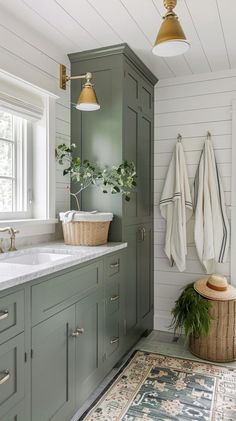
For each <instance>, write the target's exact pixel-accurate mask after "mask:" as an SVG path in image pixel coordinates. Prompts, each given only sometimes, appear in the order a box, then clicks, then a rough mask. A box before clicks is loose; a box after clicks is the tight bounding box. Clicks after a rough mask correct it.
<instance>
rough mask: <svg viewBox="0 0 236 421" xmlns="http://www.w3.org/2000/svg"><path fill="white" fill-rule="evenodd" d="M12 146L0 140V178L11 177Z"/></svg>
mask: <svg viewBox="0 0 236 421" xmlns="http://www.w3.org/2000/svg"><path fill="white" fill-rule="evenodd" d="M12 151H13V144H12V143H10V142H4V140H0V176H6V177H13V165H12V164H13V159H12Z"/></svg>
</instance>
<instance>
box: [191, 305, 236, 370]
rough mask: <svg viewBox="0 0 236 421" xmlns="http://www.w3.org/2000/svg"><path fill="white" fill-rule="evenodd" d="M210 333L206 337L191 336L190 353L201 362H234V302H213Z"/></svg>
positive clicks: (235, 346) (235, 314)
mask: <svg viewBox="0 0 236 421" xmlns="http://www.w3.org/2000/svg"><path fill="white" fill-rule="evenodd" d="M209 302H210V304H211V309H210V314H211V316H212V318H213V319H212V321H211V328H210V332H209V334H208V335H207V336H200V337H195V336H191V337H190V341H189V346H190V351H191V352H192V354H194V355H196V356H197V357H199V358H202V359H203V360H208V361H214V362H230V361H235V360H236V301H235V300H231V301H213V300H209Z"/></svg>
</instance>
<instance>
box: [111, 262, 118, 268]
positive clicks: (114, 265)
mask: <svg viewBox="0 0 236 421" xmlns="http://www.w3.org/2000/svg"><path fill="white" fill-rule="evenodd" d="M119 266H120V263H119V262H116V263H111V264H110V268H111V269H115V268H118V267H119Z"/></svg>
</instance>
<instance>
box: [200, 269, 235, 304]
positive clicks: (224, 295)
mask: <svg viewBox="0 0 236 421" xmlns="http://www.w3.org/2000/svg"><path fill="white" fill-rule="evenodd" d="M194 289H195V291H197V292H198V293H199V294H200V295H202V296H203V297H206V298H209V299H210V300H221V301H228V300H236V289H235V288H234V287H232V286H231V285H229V284H228V282H227V279H226V278H225V277H224V276H223V275H220V274H213V275H211V276H209V278H204V279H199V281H196V282H195V283H194Z"/></svg>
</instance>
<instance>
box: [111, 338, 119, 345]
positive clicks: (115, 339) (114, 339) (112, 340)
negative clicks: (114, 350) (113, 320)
mask: <svg viewBox="0 0 236 421" xmlns="http://www.w3.org/2000/svg"><path fill="white" fill-rule="evenodd" d="M117 342H119V337H118V338H113V339H111V340H110V344H111V345H112V344H116V343H117Z"/></svg>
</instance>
